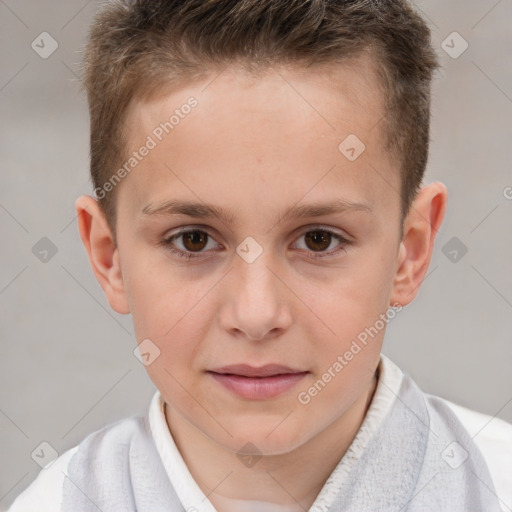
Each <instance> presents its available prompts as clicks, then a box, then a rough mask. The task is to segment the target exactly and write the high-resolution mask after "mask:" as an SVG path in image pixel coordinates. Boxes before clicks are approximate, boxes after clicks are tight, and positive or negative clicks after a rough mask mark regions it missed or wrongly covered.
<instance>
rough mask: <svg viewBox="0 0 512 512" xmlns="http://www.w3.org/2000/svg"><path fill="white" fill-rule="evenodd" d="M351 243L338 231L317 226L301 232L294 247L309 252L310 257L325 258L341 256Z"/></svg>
mask: <svg viewBox="0 0 512 512" xmlns="http://www.w3.org/2000/svg"><path fill="white" fill-rule="evenodd" d="M351 243H352V242H351V241H350V240H347V239H346V238H345V237H344V236H342V235H341V234H340V233H338V232H334V231H331V229H328V228H321V229H320V228H318V229H310V230H309V231H305V232H303V234H302V235H301V236H300V237H299V241H298V242H296V243H295V247H296V248H298V249H301V250H303V251H306V253H309V254H308V256H309V257H311V258H324V257H325V258H327V257H335V256H341V255H342V254H343V253H344V252H345V251H346V249H347V247H348V246H349V245H351Z"/></svg>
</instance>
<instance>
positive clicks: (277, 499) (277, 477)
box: [165, 372, 377, 512]
mask: <svg viewBox="0 0 512 512" xmlns="http://www.w3.org/2000/svg"><path fill="white" fill-rule="evenodd" d="M376 384H377V372H376V373H375V375H374V377H373V379H372V380H371V383H370V385H369V386H368V389H367V390H366V391H365V392H364V393H363V394H362V395H361V396H360V397H359V398H358V400H357V401H356V402H354V404H352V406H351V407H350V408H349V409H347V411H345V413H344V414H343V415H342V416H340V417H339V418H337V419H336V420H335V421H334V422H333V423H331V424H330V425H329V426H328V427H327V428H325V429H324V430H323V431H321V432H320V433H318V434H317V435H316V436H314V437H313V438H312V439H310V440H309V441H307V442H306V443H304V444H303V445H301V446H300V447H299V448H297V449H295V450H293V451H291V452H289V453H284V454H280V455H264V456H262V457H261V459H260V460H258V461H257V463H256V464H254V465H253V466H251V467H245V466H244V465H243V464H241V463H240V461H239V460H238V459H237V454H236V453H233V452H232V451H230V450H227V449H226V448H224V447H223V446H221V445H219V444H218V443H216V442H214V441H213V440H212V439H211V438H209V437H207V436H205V435H204V434H203V433H202V432H201V431H200V430H198V429H197V428H196V427H194V426H193V425H191V424H190V423H189V422H188V421H187V420H186V419H185V418H183V417H182V416H181V415H180V414H179V413H178V412H177V411H175V410H173V409H171V408H170V407H169V406H168V405H166V407H165V416H166V420H167V424H168V426H169V429H170V431H171V433H172V436H173V439H174V441H175V443H176V446H177V447H178V450H179V451H180V453H181V456H182V457H183V460H184V461H185V463H186V465H187V467H188V469H189V471H190V473H191V475H192V476H193V478H194V480H195V481H196V482H197V484H198V486H199V487H200V488H201V490H202V491H203V492H204V494H205V495H206V496H207V497H208V499H209V500H210V502H211V503H212V504H213V505H214V507H215V508H216V509H217V510H219V511H221V512H231V511H233V512H234V511H236V512H243V511H244V510H247V511H256V510H265V511H269V512H274V511H275V512H295V511H297V512H301V511H303V510H308V509H309V508H310V507H311V505H312V504H313V502H314V501H315V499H316V496H317V495H318V493H319V492H320V490H321V489H322V487H323V486H324V484H325V482H326V481H327V478H328V477H329V475H330V474H331V473H332V471H333V470H334V468H335V467H336V465H337V464H338V462H339V461H340V460H341V458H342V457H343V455H344V454H345V453H346V451H347V449H348V448H349V446H350V444H351V443H352V441H353V440H354V437H355V436H356V434H357V432H358V430H359V428H360V427H361V423H362V422H363V420H364V417H365V415H366V412H367V410H368V407H369V405H370V403H371V400H372V397H373V394H374V392H375V388H376Z"/></svg>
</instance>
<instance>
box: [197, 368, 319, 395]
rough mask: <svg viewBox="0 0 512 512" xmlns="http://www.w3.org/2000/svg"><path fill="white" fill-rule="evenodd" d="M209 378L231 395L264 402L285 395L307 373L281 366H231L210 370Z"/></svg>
mask: <svg viewBox="0 0 512 512" xmlns="http://www.w3.org/2000/svg"><path fill="white" fill-rule="evenodd" d="M207 373H208V374H209V375H211V377H212V378H213V379H214V380H215V381H216V382H217V383H219V384H221V385H222V386H223V387H224V388H225V389H227V390H228V391H230V392H231V393H233V394H235V395H237V396H239V397H241V398H245V399H248V400H265V399H269V398H274V397H276V396H278V395H281V394H283V393H285V392H286V391H288V390H290V389H291V388H292V387H294V386H295V385H296V384H297V383H298V382H299V381H300V380H302V379H303V378H304V377H305V376H306V375H307V374H308V373H309V371H304V370H298V369H295V368H290V367H287V366H283V365H276V364H269V365H265V366H260V367H254V366H249V365H245V364H242V365H231V366H224V367H222V368H217V369H215V370H210V371H208V372H207Z"/></svg>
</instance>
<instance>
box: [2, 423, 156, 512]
mask: <svg viewBox="0 0 512 512" xmlns="http://www.w3.org/2000/svg"><path fill="white" fill-rule="evenodd" d="M145 429H147V423H146V421H145V419H144V417H142V416H132V417H129V418H125V419H123V420H120V421H117V422H115V423H112V424H110V425H107V426H105V427H103V428H101V429H99V430H97V431H95V432H93V433H91V434H89V435H88V436H87V437H86V438H85V439H84V440H83V441H82V442H80V443H79V444H78V445H76V446H74V447H73V448H70V449H69V450H67V451H66V452H64V453H63V454H61V455H60V456H59V457H57V459H55V460H54V461H53V462H52V463H51V464H49V465H48V466H46V467H45V468H43V469H42V470H41V471H40V472H39V474H38V475H37V477H36V479H35V480H34V481H33V482H32V483H31V484H30V485H29V486H28V487H27V488H26V489H25V490H24V491H23V492H22V493H21V494H20V495H19V496H18V497H17V498H16V499H15V501H14V502H13V504H12V505H11V507H10V508H9V509H8V512H27V511H30V512H50V511H55V510H60V508H61V501H62V493H63V489H64V485H65V484H66V480H67V479H69V476H70V471H71V470H72V468H73V466H74V465H75V466H76V465H77V463H78V464H83V463H84V460H87V461H88V464H89V463H94V461H96V462H99V463H100V464H101V465H102V466H103V467H104V468H108V467H109V466H111V465H115V464H116V463H118V462H119V461H116V456H115V454H116V453H118V452H119V451H120V450H121V449H122V447H126V446H129V444H130V442H131V439H132V438H133V437H134V436H137V435H140V434H141V433H142V432H143V431H144V430H145Z"/></svg>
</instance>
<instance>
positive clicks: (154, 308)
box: [11, 0, 512, 512]
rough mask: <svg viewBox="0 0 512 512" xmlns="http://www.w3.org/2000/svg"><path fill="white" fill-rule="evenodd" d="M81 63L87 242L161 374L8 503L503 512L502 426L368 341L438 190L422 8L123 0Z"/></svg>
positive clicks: (378, 333) (417, 274)
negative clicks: (428, 175) (143, 403)
mask: <svg viewBox="0 0 512 512" xmlns="http://www.w3.org/2000/svg"><path fill="white" fill-rule="evenodd" d="M85 64H86V68H85V85H86V88H87V93H88V99H89V105H90V113H91V174H92V179H93V182H94V187H95V195H96V198H97V200H96V199H93V198H92V197H88V196H83V197H80V198H79V199H78V200H77V202H76V208H77V213H78V218H79V229H80V235H81V238H82V240H83V243H84V245H85V247H86V250H87V253H88V255H89V258H90V262H91V265H92V268H93V271H94V273H95V275H96V277H97V279H98V281H99V283H100V284H101V286H102V288H103V290H104V291H105V294H106V296H107V298H108V301H109V303H110V305H111V306H112V308H113V309H114V310H115V311H117V312H118V313H125V314H126V313H131V314H132V316H133V320H134V326H135V332H136V335H137V340H138V342H139V347H140V352H141V359H142V361H143V362H144V364H145V365H146V368H147V371H148V374H149V376H150V377H151V379H152V380H153V382H154V383H155V385H156V387H157V388H158V392H157V393H156V394H155V397H154V399H153V402H152V404H151V406H150V409H149V413H148V415H147V416H146V417H132V418H128V419H125V420H122V421H120V422H118V423H116V424H113V425H109V426H107V427H105V428H104V429H102V430H100V431H98V432H95V433H93V434H91V435H90V436H88V437H87V438H86V439H85V440H84V441H83V442H82V443H80V444H79V445H78V446H76V447H75V448H72V449H71V450H69V451H68V452H66V453H64V454H63V455H61V456H60V457H59V458H58V459H57V460H56V461H55V462H53V464H52V465H51V466H49V467H48V468H46V469H44V470H43V471H42V472H41V474H40V476H39V477H38V479H37V480H36V481H35V482H34V483H33V484H32V485H31V486H30V487H29V489H28V490H27V491H25V493H23V494H22V495H21V496H20V497H19V498H18V499H17V501H16V502H15V503H14V505H13V506H12V508H11V510H12V511H13V512H18V511H22V510H23V511H25V510H26V511H29V510H30V511H36V510H41V511H42V510H45V511H47V510H48V511H49V510H62V511H66V512H68V511H69V512H70V511H73V512H79V511H82V512H85V511H89V510H102V511H103V512H110V511H123V512H127V511H135V510H138V511H147V512H158V511H164V510H165V511H169V510H172V511H184V510H187V511H215V510H217V511H221V512H231V511H255V510H258V511H296V510H297V511H299V510H311V511H315V512H320V511H327V510H328V511H375V510H379V511H381V510H384V511H406V510H407V511H411V512H412V511H450V512H457V511H461V512H462V511H469V510H471V511H486V512H487V511H490V512H492V511H499V510H500V499H501V500H504V499H508V494H506V493H507V492H508V489H509V488H510V483H511V481H510V472H509V473H507V471H509V469H508V468H507V461H508V460H509V459H507V456H506V455H505V451H506V450H510V445H511V443H510V432H511V428H512V427H510V426H509V425H507V424H506V423H504V422H499V421H494V422H493V423H492V424H489V425H488V427H486V435H487V437H485V438H484V437H481V438H480V441H477V440H478V438H476V439H475V441H473V439H472V438H471V436H470V434H469V433H468V432H467V430H466V426H470V423H471V421H472V420H473V419H474V415H473V414H474V413H471V412H468V411H467V410H463V409H461V408H458V407H457V406H452V405H450V404H448V403H447V402H446V401H444V400H442V399H440V398H437V397H433V396H429V395H426V394H423V393H422V392H421V391H420V390H419V389H418V387H417V386H416V385H415V383H414V382H413V381H412V380H411V379H410V378H409V377H408V376H406V375H404V374H403V373H402V372H401V371H400V370H399V369H398V368H397V367H396V366H395V365H394V364H393V363H392V362H391V361H390V360H389V359H387V358H385V357H384V356H382V355H381V353H380V349H381V346H382V341H383V337H384V332H385V328H386V325H387V323H388V322H389V321H390V320H391V319H392V318H393V317H395V316H397V315H398V314H399V312H400V310H401V309H402V308H403V307H404V306H405V305H407V304H408V303H410V302H411V301H412V300H413V298H414V297H415V295H416V294H417V292H418V289H419V287H420V285H421V282H422V280H423V278H424V276H425V275H426V272H427V269H428V266H429V262H430V259H431V255H432V250H433V245H434V238H435V235H436V233H437V231H438V230H439V228H440V226H441V222H442V219H443V216H444V212H445V208H446V200H447V192H446V188H445V187H444V185H442V184H441V183H433V184H430V185H428V186H424V187H422V188H420V186H421V182H422V177H423V173H424V170H425V166H426V161H427V153H428V140H429V102H430V81H431V77H432V73H433V71H434V70H435V68H436V66H437V63H436V58H435V54H434V52H433V50H432V48H431V44H430V36H429V31H428V28H427V27H426V25H425V24H424V22H423V21H422V20H421V19H420V18H419V17H418V15H417V14H415V13H414V11H413V10H412V9H411V7H410V6H409V5H408V4H407V3H406V2H405V1H392V2H391V1H389V2H385V1H373V2H371V1H368V0H355V1H347V0H338V1H333V0H331V1H328V0H311V1H306V0H240V1H226V0H188V1H181V2H177V1H163V0H160V1H149V0H148V1H142V0H141V1H133V2H128V1H122V2H113V3H111V4H109V5H108V6H107V7H106V8H105V9H104V11H103V12H102V13H100V14H99V16H98V17H97V19H96V21H95V24H94V26H93V28H92V31H91V37H90V42H89V44H88V47H87V49H86V53H85ZM454 411H456V412H454ZM489 419H490V418H489ZM465 425H466V426H465ZM507 436H508V437H507ZM487 438H489V439H490V440H491V441H493V442H494V443H497V445H496V446H497V450H498V452H500V451H501V453H503V455H502V457H501V458H496V457H494V458H493V457H492V456H491V455H490V452H489V448H488V446H489V445H488V444H486V443H485V442H484V441H482V439H487ZM507 439H508V440H507ZM477 442H479V445H477V444H476V443H477Z"/></svg>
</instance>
